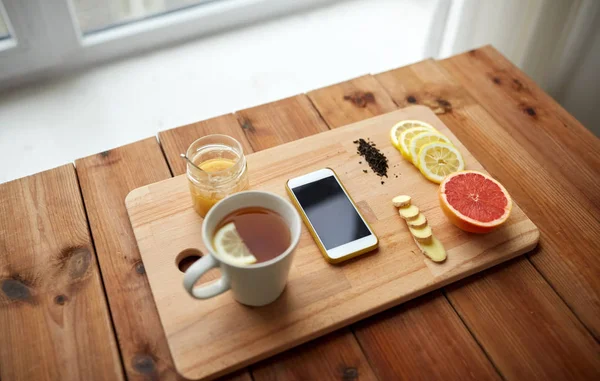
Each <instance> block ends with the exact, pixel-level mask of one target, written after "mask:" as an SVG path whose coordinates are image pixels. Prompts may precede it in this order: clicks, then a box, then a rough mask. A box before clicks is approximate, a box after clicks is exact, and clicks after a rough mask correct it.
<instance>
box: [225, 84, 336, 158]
mask: <svg viewBox="0 0 600 381" xmlns="http://www.w3.org/2000/svg"><path fill="white" fill-rule="evenodd" d="M236 115H237V118H238V120H239V123H240V125H241V126H242V129H243V130H244V133H245V134H246V136H247V137H248V141H249V142H250V145H251V146H252V148H253V149H254V150H255V151H259V150H262V149H266V148H270V147H275V146H277V145H279V144H282V143H287V142H291V141H294V140H297V139H300V138H303V137H305V136H309V135H313V134H318V133H319V132H323V131H327V125H326V124H325V123H323V121H322V120H321V117H320V116H319V113H318V112H317V111H316V110H315V109H314V107H312V104H311V103H310V100H309V99H308V97H307V96H306V95H304V94H302V95H296V96H293V97H290V98H286V99H282V100H279V101H277V102H272V103H267V104H264V105H261V106H257V107H252V108H248V109H245V110H240V111H238V112H236Z"/></svg>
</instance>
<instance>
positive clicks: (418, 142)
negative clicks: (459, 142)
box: [408, 131, 452, 167]
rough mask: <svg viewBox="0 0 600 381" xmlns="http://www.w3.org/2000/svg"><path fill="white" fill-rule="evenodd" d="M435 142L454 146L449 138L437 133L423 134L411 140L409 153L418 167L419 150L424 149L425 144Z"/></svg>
mask: <svg viewBox="0 0 600 381" xmlns="http://www.w3.org/2000/svg"><path fill="white" fill-rule="evenodd" d="M434 142H442V143H448V144H452V143H450V140H448V138H447V137H445V136H444V135H442V134H440V133H439V132H437V131H426V132H421V133H420V134H418V135H415V136H414V137H413V138H412V139H411V140H410V143H409V144H408V152H409V153H410V158H411V159H412V162H413V164H414V165H415V166H416V167H418V166H419V150H420V149H421V147H423V146H424V145H425V144H429V143H434Z"/></svg>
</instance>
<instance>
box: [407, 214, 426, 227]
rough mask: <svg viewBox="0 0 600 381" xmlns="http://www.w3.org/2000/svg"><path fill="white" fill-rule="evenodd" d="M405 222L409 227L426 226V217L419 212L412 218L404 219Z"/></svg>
mask: <svg viewBox="0 0 600 381" xmlns="http://www.w3.org/2000/svg"><path fill="white" fill-rule="evenodd" d="M406 223H407V224H408V226H409V227H413V228H422V227H424V226H427V218H425V215H424V214H423V213H419V215H418V216H417V217H415V218H414V219H412V220H406Z"/></svg>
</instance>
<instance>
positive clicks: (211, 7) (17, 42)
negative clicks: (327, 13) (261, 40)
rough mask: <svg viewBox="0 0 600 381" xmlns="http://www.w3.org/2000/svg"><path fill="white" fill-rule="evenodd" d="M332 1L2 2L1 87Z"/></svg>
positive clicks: (142, 0)
mask: <svg viewBox="0 0 600 381" xmlns="http://www.w3.org/2000/svg"><path fill="white" fill-rule="evenodd" d="M336 1H340V0H298V1H290V0H53V1H48V0H0V88H2V87H6V86H9V85H11V84H15V83H19V82H21V81H23V80H24V79H26V78H32V77H36V76H39V75H52V74H54V73H59V72H65V71H68V70H72V69H75V68H80V67H83V66H86V65H90V64H94V63H97V62H101V61H106V60H109V59H113V58H116V57H119V56H124V55H128V54H133V53H136V52H141V51H144V50H149V49H154V48H156V47H158V46H161V45H166V44H170V43H174V42H177V41H181V40H185V39H189V38H193V37H197V36H200V35H202V34H207V33H213V32H216V31H220V30H225V29H228V28H232V27H235V26H238V25H243V24H247V23H250V22H254V21H257V20H260V19H265V18H269V17H273V16H277V15H281V14H284V13H287V12H291V11H297V10H302V9H308V8H310V7H314V6H317V5H322V4H327V3H333V2H336ZM8 20H10V23H9V22H8ZM3 40H8V41H9V43H8V44H3V42H4V41H3Z"/></svg>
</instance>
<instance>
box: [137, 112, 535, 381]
mask: <svg viewBox="0 0 600 381" xmlns="http://www.w3.org/2000/svg"><path fill="white" fill-rule="evenodd" d="M402 119H420V120H424V121H426V122H429V123H431V124H432V125H433V126H434V127H436V128H437V129H438V130H439V131H441V132H443V133H445V134H447V135H448V137H449V138H450V139H451V140H452V141H453V142H454V143H455V144H456V146H457V148H459V149H460V150H461V151H462V153H463V156H464V159H465V162H466V164H467V166H468V167H469V168H472V169H480V168H481V167H480V166H479V164H478V163H477V162H476V161H475V160H474V159H473V157H472V156H471V155H470V153H469V152H468V151H467V150H466V149H465V148H464V147H463V146H462V145H461V144H460V142H459V141H458V140H457V139H456V138H455V137H454V136H453V135H452V134H451V133H450V131H449V130H448V129H447V128H446V127H445V126H444V125H443V124H442V123H441V122H440V120H439V119H437V118H436V117H435V115H434V114H433V113H432V112H431V111H430V110H429V109H427V108H426V107H413V108H409V109H405V110H399V111H396V112H393V113H389V114H385V115H381V116H379V117H376V118H371V119H368V120H365V121H362V122H359V123H356V124H353V125H350V126H347V127H345V128H342V129H336V130H331V131H328V132H325V133H322V134H319V135H316V136H310V137H307V138H304V139H301V140H298V141H294V142H292V143H288V144H284V145H281V146H277V147H274V148H271V149H269V150H265V151H261V152H257V153H254V154H251V155H249V156H248V167H249V171H250V172H249V177H250V186H251V188H252V189H264V190H269V191H271V192H274V193H278V194H281V195H285V191H284V187H283V184H284V183H285V181H286V180H287V179H288V178H290V177H294V176H298V175H300V174H304V173H307V172H310V171H312V170H316V169H319V168H322V167H323V166H330V167H332V168H334V169H335V170H336V172H337V173H338V175H339V176H340V178H341V180H342V181H343V182H344V184H345V186H346V188H347V189H348V191H349V192H350V194H352V196H353V198H354V200H355V201H356V202H357V203H358V205H359V207H361V208H362V209H364V210H367V211H368V213H365V214H367V215H368V216H371V217H367V219H369V218H371V220H370V221H369V222H370V223H371V226H372V227H373V229H374V231H375V232H376V234H377V235H378V237H379V238H380V246H379V250H378V251H377V252H376V253H374V254H372V255H369V256H365V257H362V258H360V259H359V260H355V261H351V262H348V263H346V264H344V265H342V266H332V265H329V264H327V263H326V262H325V261H324V260H323V259H322V257H321V255H320V253H319V251H318V248H317V247H316V245H315V243H314V242H313V241H312V239H311V238H310V235H309V234H308V232H307V231H306V230H305V229H304V231H303V236H302V238H301V240H300V243H299V246H298V249H297V251H296V255H295V260H294V264H293V266H292V269H291V271H290V280H289V282H288V286H287V288H286V292H285V293H284V294H283V295H282V297H281V298H280V299H278V300H277V301H276V302H274V303H273V304H271V305H269V306H267V307H264V308H261V309H252V310H249V309H247V308H246V307H244V306H242V305H240V304H238V303H236V302H235V301H233V299H231V295H229V294H228V293H225V294H223V295H220V296H218V297H215V298H213V299H210V300H207V301H196V300H191V299H190V297H189V295H187V293H186V292H185V290H184V289H183V288H182V287H181V278H182V276H183V275H182V273H181V272H180V271H179V269H178V268H177V266H176V258H177V257H178V255H179V253H180V252H182V251H183V250H185V249H188V248H190V247H195V248H199V249H200V251H201V252H206V249H205V248H204V245H203V244H202V241H201V238H200V236H199V235H198V234H197V230H198V228H199V226H200V225H201V220H202V219H201V218H200V217H199V216H198V215H197V214H196V213H195V212H194V211H193V209H191V208H190V202H191V201H190V199H189V194H188V192H189V191H188V189H187V179H186V178H185V176H178V177H176V178H173V179H169V180H166V181H162V182H159V183H156V184H151V185H148V186H145V187H142V188H139V189H137V190H135V191H133V192H132V193H130V194H129V195H128V197H127V200H126V204H127V209H128V212H129V215H130V219H131V221H132V226H133V230H134V233H135V236H136V238H137V241H138V246H139V248H140V253H141V255H142V257H143V259H144V264H145V266H146V270H147V272H148V279H149V281H150V285H151V288H152V293H153V295H154V298H155V301H156V304H157V307H158V310H159V314H160V316H161V321H162V323H163V328H164V329H165V332H166V335H167V340H168V342H169V346H170V349H171V353H172V355H173V358H174V361H175V364H176V366H177V369H178V370H179V371H180V373H181V374H183V375H184V376H185V377H188V378H192V379H197V378H202V377H210V376H212V375H218V374H222V373H225V372H228V371H231V370H233V369H235V368H239V367H240V366H244V365H247V364H249V363H251V362H254V361H256V360H258V359H261V358H264V357H267V356H270V355H272V354H274V353H277V352H280V351H282V350H285V349H288V348H290V347H292V346H295V345H298V344H300V343H302V342H304V341H307V340H310V339H312V338H314V337H317V336H320V335H323V334H324V333H327V332H330V331H332V330H334V329H337V328H340V327H342V326H344V325H347V324H350V323H352V322H355V321H357V320H359V319H361V318H364V317H366V316H369V315H371V314H373V313H376V312H379V311H381V310H383V309H385V308H388V307H390V306H392V305H395V304H399V303H402V302H403V301H406V300H408V299H412V298H414V297H415V296H418V295H420V294H424V293H426V292H428V291H431V290H433V289H436V288H439V287H440V286H443V285H444V284H447V283H449V282H452V281H455V280H457V279H460V278H462V277H465V276H468V275H470V274H472V273H474V272H477V271H480V270H481V269H484V268H487V267H490V266H493V265H495V264H497V263H499V262H502V261H505V260H507V259H510V258H512V257H514V256H516V255H519V254H522V253H523V252H525V251H528V250H530V249H531V248H532V247H534V246H535V244H536V243H537V237H538V233H537V229H536V228H535V226H534V225H533V224H532V223H531V222H530V221H529V220H528V219H527V217H526V216H525V215H524V214H523V213H522V211H521V210H520V209H519V207H518V206H516V205H515V206H514V208H513V212H512V214H511V218H510V219H509V221H508V222H507V224H506V225H504V226H503V227H501V228H500V229H498V230H497V231H495V232H494V233H491V234H489V235H486V236H474V235H468V234H466V233H464V232H462V231H460V230H458V229H457V228H455V227H454V226H452V225H451V224H450V223H449V222H448V221H447V219H446V218H445V217H443V215H442V213H441V210H440V209H439V206H438V201H437V185H436V184H433V183H430V182H428V181H426V180H425V179H424V178H423V177H422V175H421V174H420V173H419V172H418V171H417V170H416V169H415V168H414V167H412V164H410V163H408V162H406V161H404V160H403V159H401V156H400V154H399V153H398V152H397V151H396V149H395V148H393V147H392V146H391V143H390V142H389V128H390V127H389V126H390V125H393V124H394V123H395V122H396V121H398V120H402ZM364 131H369V134H370V138H371V139H372V140H373V141H374V142H375V143H377V146H378V147H379V148H380V149H381V150H382V151H383V152H384V153H385V154H386V156H387V157H388V158H389V159H390V164H391V166H392V168H396V169H391V170H390V175H392V176H390V177H389V178H386V179H385V184H380V182H381V179H380V178H378V177H377V176H375V175H374V174H372V173H370V174H369V173H368V174H364V173H363V169H364V168H365V167H366V165H365V164H359V161H360V158H359V157H358V156H356V153H355V150H356V146H355V144H354V143H353V141H354V140H356V139H357V138H359V137H361V136H362V135H363V134H364ZM395 171H398V172H400V173H402V175H401V176H400V177H398V178H396V177H395V176H393V174H394V173H395ZM397 193H410V194H411V195H413V196H414V198H413V200H415V204H417V205H419V206H420V207H421V209H422V210H423V211H424V213H425V215H426V216H427V217H428V220H429V222H430V224H431V226H432V228H433V229H434V231H435V232H436V235H437V236H438V237H439V239H440V240H441V241H442V242H444V244H445V246H446V248H447V250H448V259H447V260H446V262H444V263H443V264H434V263H431V262H429V260H427V259H425V258H424V257H423V255H422V254H420V253H417V250H416V247H415V246H414V243H413V242H412V239H411V238H410V235H409V234H408V232H407V231H406V226H405V224H403V222H402V221H401V219H400V217H399V216H398V213H397V211H396V209H395V208H394V207H393V206H391V204H390V201H389V200H390V199H391V198H392V197H393V196H394V195H395V194H397ZM173 232H177V234H176V237H174V236H173ZM178 279H179V280H178ZM241 317H245V318H241ZM269 317H270V318H269ZM217 358H218V359H219V361H215V359H217Z"/></svg>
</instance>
